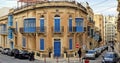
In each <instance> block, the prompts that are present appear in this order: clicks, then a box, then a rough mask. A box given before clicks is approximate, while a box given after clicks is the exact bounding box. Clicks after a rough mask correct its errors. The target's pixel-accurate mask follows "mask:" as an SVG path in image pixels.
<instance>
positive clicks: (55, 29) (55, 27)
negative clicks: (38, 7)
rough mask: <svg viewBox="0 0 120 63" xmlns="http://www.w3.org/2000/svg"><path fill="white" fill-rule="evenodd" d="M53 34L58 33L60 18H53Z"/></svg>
mask: <svg viewBox="0 0 120 63" xmlns="http://www.w3.org/2000/svg"><path fill="white" fill-rule="evenodd" d="M54 23H55V24H54V25H55V26H54V32H60V18H55V22H54Z"/></svg>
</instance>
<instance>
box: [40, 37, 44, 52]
mask: <svg viewBox="0 0 120 63" xmlns="http://www.w3.org/2000/svg"><path fill="white" fill-rule="evenodd" d="M40 50H44V39H40Z"/></svg>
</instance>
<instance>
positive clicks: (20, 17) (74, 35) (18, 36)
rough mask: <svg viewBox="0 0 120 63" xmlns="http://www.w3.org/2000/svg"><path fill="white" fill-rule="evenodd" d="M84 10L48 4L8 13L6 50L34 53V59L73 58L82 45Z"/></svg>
mask: <svg viewBox="0 0 120 63" xmlns="http://www.w3.org/2000/svg"><path fill="white" fill-rule="evenodd" d="M86 22H87V10H86V8H85V7H83V6H82V5H81V4H80V3H76V2H74V1H72V2H69V1H49V2H42V3H37V4H35V5H29V6H26V7H22V8H17V9H11V10H10V13H9V15H8V32H9V34H8V39H9V41H8V42H9V45H10V48H18V49H24V50H28V51H34V52H35V56H36V58H39V57H48V56H49V53H51V56H52V57H56V56H57V57H64V53H65V52H67V54H68V56H70V57H73V56H74V54H75V51H77V50H78V48H82V45H83V44H84V42H85V40H86V39H85V31H84V27H86V26H87V24H86ZM77 45H78V46H77Z"/></svg>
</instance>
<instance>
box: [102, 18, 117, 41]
mask: <svg viewBox="0 0 120 63" xmlns="http://www.w3.org/2000/svg"><path fill="white" fill-rule="evenodd" d="M104 20H105V42H106V43H110V42H112V43H114V42H115V37H116V36H115V34H116V21H117V17H115V16H105V17H104Z"/></svg>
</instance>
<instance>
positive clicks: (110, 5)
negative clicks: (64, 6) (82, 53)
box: [0, 0, 118, 16]
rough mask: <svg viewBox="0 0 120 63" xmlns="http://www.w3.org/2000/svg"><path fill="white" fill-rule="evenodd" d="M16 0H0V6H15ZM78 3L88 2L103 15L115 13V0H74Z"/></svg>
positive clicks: (96, 11)
mask: <svg viewBox="0 0 120 63" xmlns="http://www.w3.org/2000/svg"><path fill="white" fill-rule="evenodd" d="M16 1H17V0H0V8H2V7H11V8H15V7H16V6H17V2H16ZM76 1H78V2H80V3H82V2H88V3H89V5H90V7H91V8H92V9H93V11H94V13H99V14H103V15H114V16H116V15H117V13H118V12H117V11H116V9H117V0H76Z"/></svg>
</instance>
